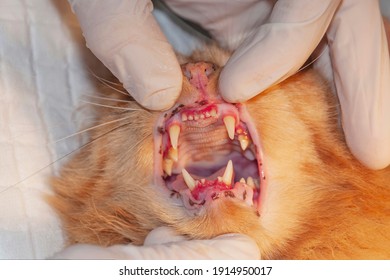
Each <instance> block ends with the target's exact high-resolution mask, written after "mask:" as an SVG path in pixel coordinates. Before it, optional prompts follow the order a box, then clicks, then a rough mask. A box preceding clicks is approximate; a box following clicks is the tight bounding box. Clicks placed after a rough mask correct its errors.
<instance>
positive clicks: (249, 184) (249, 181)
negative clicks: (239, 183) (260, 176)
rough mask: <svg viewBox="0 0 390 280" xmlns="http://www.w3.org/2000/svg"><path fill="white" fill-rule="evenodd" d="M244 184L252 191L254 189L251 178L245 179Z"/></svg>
mask: <svg viewBox="0 0 390 280" xmlns="http://www.w3.org/2000/svg"><path fill="white" fill-rule="evenodd" d="M246 184H247V185H248V186H249V187H251V188H252V189H254V188H255V181H254V180H253V178H252V177H250V176H249V177H248V178H247V179H246Z"/></svg>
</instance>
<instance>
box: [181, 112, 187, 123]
mask: <svg viewBox="0 0 390 280" xmlns="http://www.w3.org/2000/svg"><path fill="white" fill-rule="evenodd" d="M181 120H182V121H183V122H185V121H186V120H187V115H186V114H184V113H182V114H181Z"/></svg>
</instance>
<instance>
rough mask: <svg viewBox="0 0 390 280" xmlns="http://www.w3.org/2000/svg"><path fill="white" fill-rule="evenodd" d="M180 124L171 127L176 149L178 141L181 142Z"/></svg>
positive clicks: (173, 144) (173, 143)
mask: <svg viewBox="0 0 390 280" xmlns="http://www.w3.org/2000/svg"><path fill="white" fill-rule="evenodd" d="M179 134H180V126H179V125H177V124H174V125H172V126H171V127H170V128H169V138H170V139H171V144H172V147H173V148H174V149H177V143H178V142H179Z"/></svg>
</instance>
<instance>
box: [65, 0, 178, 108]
mask: <svg viewBox="0 0 390 280" xmlns="http://www.w3.org/2000/svg"><path fill="white" fill-rule="evenodd" d="M68 1H69V3H70V4H71V7H72V10H73V11H74V13H75V14H76V16H77V18H78V20H79V22H80V26H81V29H82V31H83V35H84V37H85V39H86V42H87V46H88V48H89V49H90V50H91V51H92V52H93V53H94V54H95V55H96V56H97V57H98V58H99V59H100V60H101V61H102V62H103V63H104V65H105V66H106V67H107V68H109V69H110V70H111V72H112V73H113V74H114V75H115V76H116V77H117V78H118V79H119V80H120V81H121V82H122V83H123V85H124V87H125V88H126V90H127V91H128V92H129V93H130V94H131V96H133V97H134V99H135V100H136V101H138V102H139V103H140V104H141V105H142V106H144V107H146V108H148V109H152V110H164V109H168V108H170V107H172V105H173V104H174V102H175V101H176V99H177V98H178V96H179V94H180V91H181V86H182V73H181V69H180V65H179V63H178V61H177V59H176V56H175V54H174V51H173V49H172V47H171V45H170V44H169V43H168V42H167V40H166V38H165V36H164V35H163V33H162V32H161V30H160V27H159V26H158V24H157V22H156V21H155V19H154V17H153V15H152V13H151V12H152V10H153V5H152V2H151V1H150V0H110V1H107V0H68Z"/></svg>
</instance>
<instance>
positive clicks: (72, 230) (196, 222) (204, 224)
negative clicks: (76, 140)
mask: <svg viewBox="0 0 390 280" xmlns="http://www.w3.org/2000/svg"><path fill="white" fill-rule="evenodd" d="M213 52H214V53H213ZM219 52H220V51H218V50H217V54H216V53H215V50H211V51H210V52H204V53H200V54H195V55H194V56H193V57H192V58H191V59H192V60H195V61H212V62H213V63H215V64H217V65H220V66H222V65H223V63H224V61H225V60H226V58H225V57H224V55H223V54H221V53H219ZM218 73H219V70H217V71H216V72H215V73H213V74H212V76H210V81H209V86H210V88H212V90H215V91H217V89H216V81H217V78H218ZM191 90H192V85H191V83H190V82H189V78H188V77H187V78H186V77H185V78H184V82H183V93H182V97H181V100H187V101H188V100H191V96H190V95H191V92H192V91H191ZM109 94H111V96H115V98H118V99H126V97H125V96H124V95H119V94H115V93H114V92H111V93H109ZM126 100H129V99H126ZM181 100H179V101H178V103H180V102H181ZM191 102H192V101H191ZM108 105H114V106H116V107H118V109H112V108H98V109H97V110H96V118H97V120H98V123H107V124H106V125H103V126H100V127H98V128H96V129H94V130H93V131H92V132H91V133H90V139H91V142H90V143H89V144H87V145H85V146H84V147H83V148H82V149H81V150H80V151H79V152H77V154H76V155H74V156H73V158H72V159H71V160H70V161H69V162H68V163H67V164H66V165H65V166H64V167H63V168H62V170H61V172H60V175H59V176H58V177H56V178H53V179H52V186H53V188H54V190H55V193H56V194H55V197H52V198H51V202H52V205H53V206H54V207H55V208H56V210H57V211H58V213H59V214H60V216H61V218H62V221H63V226H64V230H65V232H66V235H67V237H68V240H69V243H70V244H72V243H93V244H100V245H103V246H108V245H112V244H118V243H120V244H124V243H129V242H131V243H133V244H142V243H143V240H144V238H145V236H146V235H147V234H148V233H149V232H150V231H151V230H152V229H154V228H156V227H158V226H163V225H165V226H170V227H172V228H174V229H175V230H176V231H177V232H179V233H181V234H183V235H186V236H188V237H189V238H193V239H208V238H212V237H215V236H217V235H220V234H224V233H230V232H237V233H244V234H246V235H249V236H250V237H252V238H253V239H254V240H255V241H256V242H257V244H258V246H259V248H260V251H261V257H262V258H263V259H390V169H389V168H387V169H386V170H382V171H371V170H368V169H367V168H365V167H364V166H362V165H361V164H360V163H359V162H358V161H357V160H356V159H355V158H354V157H353V156H352V155H351V154H350V152H349V150H348V148H347V146H346V144H345V142H344V138H343V135H342V132H341V129H340V128H339V127H338V121H337V113H336V106H337V104H336V101H335V98H334V97H333V95H332V94H331V93H330V91H329V89H328V87H327V86H326V85H325V83H324V82H323V80H322V79H321V78H320V77H319V76H318V75H317V74H316V73H314V71H313V70H306V71H302V72H300V73H298V74H296V75H295V76H293V77H291V78H289V79H288V80H286V81H284V82H282V83H280V84H279V85H276V86H274V87H272V88H269V89H268V90H267V91H265V92H263V93H262V94H260V95H258V96H257V97H255V98H253V99H251V100H250V101H248V102H247V103H246V106H247V109H248V112H249V114H250V115H251V117H252V120H254V124H255V128H256V130H257V132H258V133H259V135H260V139H261V144H262V149H263V154H264V156H263V157H264V158H263V160H264V165H265V176H266V181H267V186H266V188H264V189H262V190H261V193H260V196H261V201H262V202H261V207H260V210H259V211H257V210H256V209H255V208H254V207H251V206H248V205H246V204H245V203H244V202H243V201H242V200H240V199H237V198H235V197H230V196H227V197H222V198H220V199H218V200H215V201H213V202H212V203H210V204H208V205H205V206H204V207H203V208H202V209H201V210H200V212H198V213H197V215H195V216H194V215H190V214H189V213H188V211H186V209H185V207H183V206H182V205H179V206H178V205H176V204H175V203H173V202H172V194H171V195H168V194H167V193H166V192H164V191H163V189H162V187H161V186H156V185H154V183H153V182H154V179H153V172H154V171H153V170H154V168H155V167H154V155H153V151H154V142H153V141H154V139H153V129H154V128H155V124H156V122H157V121H158V118H159V116H160V115H161V113H159V112H150V111H147V110H144V109H142V108H141V107H140V106H138V105H137V104H136V103H135V102H133V101H131V102H127V103H125V102H120V101H118V102H111V103H108ZM126 108H131V109H134V110H126ZM123 118H125V119H123ZM118 119H123V120H120V121H115V120H118ZM111 121H113V122H112V123H109V122H111ZM204 137H206V135H205V136H204ZM224 137H225V138H227V135H225V136H224ZM179 149H180V147H179Z"/></svg>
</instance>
